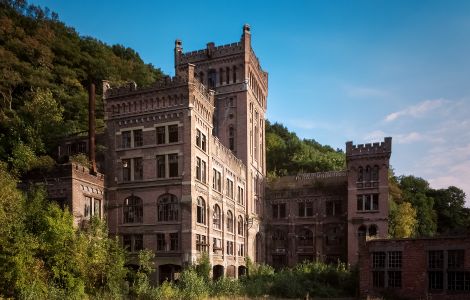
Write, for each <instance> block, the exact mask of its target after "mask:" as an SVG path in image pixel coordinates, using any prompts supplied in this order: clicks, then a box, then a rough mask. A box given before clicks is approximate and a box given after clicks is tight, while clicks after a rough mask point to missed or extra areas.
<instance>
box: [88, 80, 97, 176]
mask: <svg viewBox="0 0 470 300" xmlns="http://www.w3.org/2000/svg"><path fill="white" fill-rule="evenodd" d="M88 159H89V160H90V163H91V167H90V173H91V174H96V159H95V84H94V83H93V82H90V86H89V87H88Z"/></svg>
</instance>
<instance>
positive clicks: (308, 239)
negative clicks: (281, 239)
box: [297, 229, 313, 247]
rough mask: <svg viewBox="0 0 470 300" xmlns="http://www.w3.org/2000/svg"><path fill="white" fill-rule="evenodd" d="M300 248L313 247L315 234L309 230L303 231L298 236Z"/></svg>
mask: <svg viewBox="0 0 470 300" xmlns="http://www.w3.org/2000/svg"><path fill="white" fill-rule="evenodd" d="M297 239H298V243H299V246H302V247H313V233H312V231H311V230H309V229H303V230H301V231H300V232H299V234H298V236H297Z"/></svg>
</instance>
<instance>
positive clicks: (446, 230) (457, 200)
mask: <svg viewBox="0 0 470 300" xmlns="http://www.w3.org/2000/svg"><path fill="white" fill-rule="evenodd" d="M427 194H428V196H430V197H432V198H433V199H434V209H435V211H436V213H437V231H438V232H439V233H441V234H464V233H466V231H467V230H468V228H469V227H470V209H468V208H466V207H465V193H464V191H462V190H461V189H459V188H457V187H455V186H450V187H448V188H447V189H438V190H430V191H428V193H427Z"/></svg>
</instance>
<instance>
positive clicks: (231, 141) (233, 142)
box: [228, 125, 235, 150]
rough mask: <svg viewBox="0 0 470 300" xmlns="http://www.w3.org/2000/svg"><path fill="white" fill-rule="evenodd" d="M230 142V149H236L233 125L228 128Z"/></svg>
mask: <svg viewBox="0 0 470 300" xmlns="http://www.w3.org/2000/svg"><path fill="white" fill-rule="evenodd" d="M228 144H229V149H230V150H235V129H234V128H233V126H232V125H230V127H229V128H228Z"/></svg>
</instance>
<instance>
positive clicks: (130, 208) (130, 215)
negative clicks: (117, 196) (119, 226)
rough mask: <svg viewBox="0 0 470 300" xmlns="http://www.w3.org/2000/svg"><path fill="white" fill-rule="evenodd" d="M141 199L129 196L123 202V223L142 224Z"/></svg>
mask: <svg viewBox="0 0 470 300" xmlns="http://www.w3.org/2000/svg"><path fill="white" fill-rule="evenodd" d="M143 211H144V210H143V204H142V199H140V198H139V197H137V196H134V195H132V196H129V197H127V198H126V199H125V200H124V207H123V213H124V223H142V219H143Z"/></svg>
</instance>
